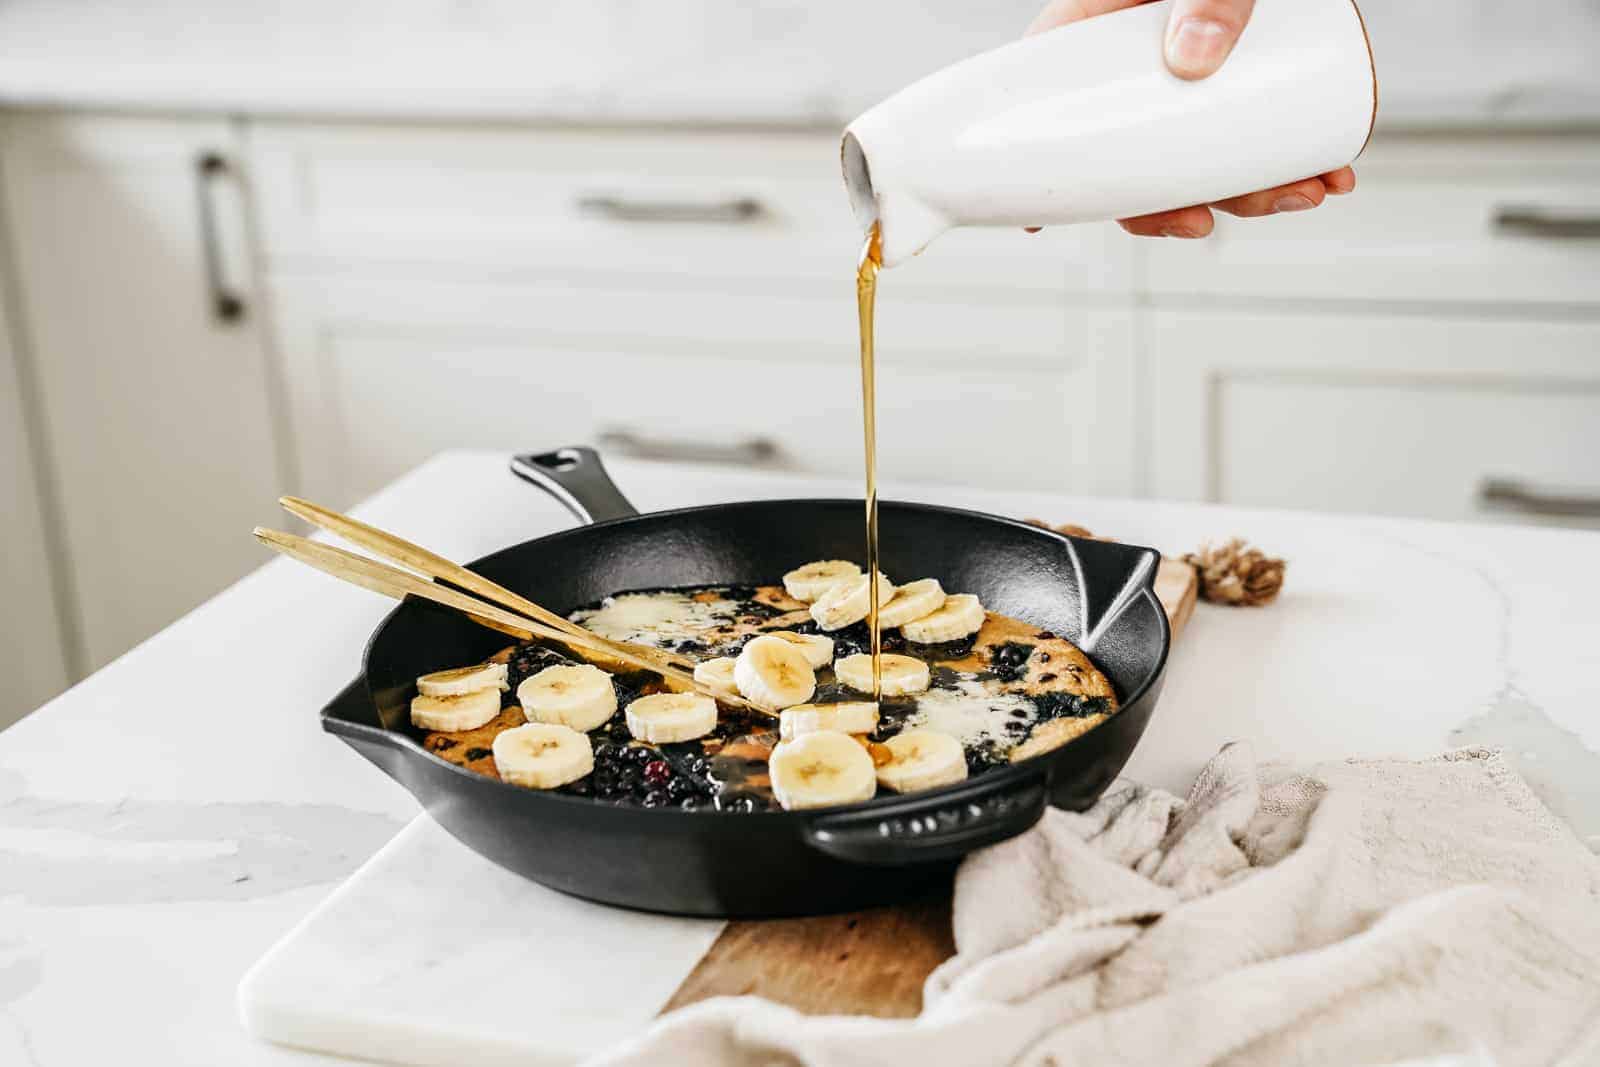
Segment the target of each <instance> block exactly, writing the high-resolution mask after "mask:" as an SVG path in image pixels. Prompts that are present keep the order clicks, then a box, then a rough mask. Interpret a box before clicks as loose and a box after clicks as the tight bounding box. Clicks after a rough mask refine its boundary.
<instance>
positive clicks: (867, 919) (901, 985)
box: [661, 559, 1199, 1018]
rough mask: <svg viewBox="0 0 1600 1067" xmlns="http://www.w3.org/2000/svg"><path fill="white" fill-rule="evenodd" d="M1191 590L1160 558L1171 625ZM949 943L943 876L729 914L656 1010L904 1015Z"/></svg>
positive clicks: (1191, 582)
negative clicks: (732, 1006) (770, 912)
mask: <svg viewBox="0 0 1600 1067" xmlns="http://www.w3.org/2000/svg"><path fill="white" fill-rule="evenodd" d="M1198 593H1199V580H1198V577H1197V575H1196V574H1195V569H1194V568H1193V567H1192V566H1190V565H1189V564H1187V563H1184V562H1182V561H1180V560H1175V559H1164V560H1162V562H1161V570H1160V571H1159V572H1158V573H1157V574H1156V596H1157V597H1158V598H1159V599H1160V601H1161V605H1162V607H1164V608H1165V609H1166V611H1167V618H1168V619H1169V620H1170V621H1171V623H1172V637H1173V640H1177V638H1178V634H1179V633H1180V632H1181V631H1182V630H1183V627H1184V625H1185V624H1186V623H1187V622H1188V621H1189V616H1190V615H1191V614H1193V612H1194V605H1195V599H1196V597H1197V595H1198ZM954 953H955V942H954V940H953V939H952V935H951V930H950V886H949V885H945V886H942V887H940V888H939V889H937V890H935V891H933V892H930V893H929V894H928V895H927V896H925V897H923V898H922V899H919V900H914V901H909V902H905V903H901V904H896V905H893V906H891V907H883V908H870V909H868V910H866V911H857V912H850V913H847V914H844V915H818V916H812V917H809V918H803V919H763V920H739V921H735V922H730V923H729V924H728V925H727V927H726V928H725V929H724V930H723V932H722V934H721V936H720V937H718V938H717V940H716V941H715V942H714V943H713V944H712V946H711V949H710V951H708V952H707V953H706V954H705V955H704V956H703V957H701V959H700V962H699V964H698V965H697V966H696V967H695V969H694V970H693V971H692V972H690V974H689V977H687V978H685V979H684V980H683V983H682V984H681V985H679V986H678V989H677V992H675V993H674V994H673V995H672V998H671V999H670V1000H668V1001H667V1003H666V1006H665V1007H663V1008H662V1009H661V1010H662V1012H663V1013H665V1012H669V1011H672V1010H673V1009H675V1008H681V1007H683V1006H684V1005H686V1004H693V1003H694V1002H695V1001H697V1000H704V999H706V998H707V997H720V996H742V995H745V994H755V995H757V996H762V997H766V998H768V999H770V1000H775V1001H778V1002H779V1003H781V1004H787V1005H789V1006H790V1007H792V1008H795V1009H796V1010H798V1011H803V1012H806V1013H807V1014H811V1015H825V1014H841V1015H876V1016H880V1017H883V1018H905V1017H909V1016H912V1015H916V1014H917V1013H918V1012H920V1011H921V1010H922V986H923V983H924V982H925V981H926V979H927V977H928V973H929V972H930V971H932V970H933V969H934V968H935V967H937V966H938V965H939V964H941V963H943V962H944V961H945V960H947V959H949V958H950V957H951V956H952V955H954Z"/></svg>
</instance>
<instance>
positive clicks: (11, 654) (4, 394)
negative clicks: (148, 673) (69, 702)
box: [0, 260, 70, 729]
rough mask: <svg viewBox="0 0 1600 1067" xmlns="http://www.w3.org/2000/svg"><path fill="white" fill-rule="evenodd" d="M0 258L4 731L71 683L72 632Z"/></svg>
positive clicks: (0, 710)
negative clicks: (63, 608) (61, 604)
mask: <svg viewBox="0 0 1600 1067" xmlns="http://www.w3.org/2000/svg"><path fill="white" fill-rule="evenodd" d="M7 281H8V279H7V276H6V273H5V267H4V262H3V260H0V544H4V546H5V550H4V551H3V552H0V597H3V598H4V603H5V610H4V611H3V612H0V677H4V678H5V679H6V684H5V685H4V686H0V729H4V728H5V727H6V726H8V725H10V724H11V723H12V722H15V721H16V720H17V719H19V718H21V717H22V716H23V715H25V714H27V713H28V712H29V711H32V710H33V709H34V708H35V707H37V706H39V705H40V704H42V703H44V702H45V701H46V700H48V699H50V698H51V697H53V696H55V695H56V694H57V693H59V692H61V690H63V689H65V688H66V687H67V681H68V678H69V677H70V674H69V664H68V659H67V649H68V643H67V634H66V631H65V629H64V621H65V620H64V619H63V617H62V614H61V612H60V611H59V610H58V607H57V603H56V577H57V576H56V574H55V573H54V571H53V569H52V566H51V560H50V553H49V547H48V544H47V542H46V540H45V538H46V525H45V522H44V497H43V495H42V494H41V488H42V487H41V486H40V484H39V480H38V476H37V473H36V464H35V457H34V449H33V444H32V441H31V440H30V432H29V427H28V425H27V423H26V419H25V418H24V413H23V410H24V403H25V401H24V399H23V380H24V379H23V375H22V374H21V368H20V367H19V366H18V365H17V362H16V358H15V350H14V348H13V346H12V344H11V337H12V336H13V326H14V323H13V322H12V321H11V320H10V319H8V317H7V315H6V299H7V293H8V291H9V289H10V286H8V285H7V284H6V283H7Z"/></svg>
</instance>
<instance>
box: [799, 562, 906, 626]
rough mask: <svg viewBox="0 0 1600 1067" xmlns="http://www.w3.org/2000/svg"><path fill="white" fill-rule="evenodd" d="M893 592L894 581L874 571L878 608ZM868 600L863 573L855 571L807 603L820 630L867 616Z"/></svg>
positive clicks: (853, 621)
mask: <svg viewBox="0 0 1600 1067" xmlns="http://www.w3.org/2000/svg"><path fill="white" fill-rule="evenodd" d="M892 596H894V583H893V582H891V581H890V580H889V579H888V578H885V577H884V576H883V575H881V574H880V575H878V609H879V610H880V611H881V610H882V609H883V605H885V604H887V603H888V602H889V598H890V597H892ZM871 609H872V604H871V603H870V601H869V600H868V596H867V576H866V575H865V574H862V575H858V576H857V577H855V578H850V579H847V580H846V581H843V582H840V583H839V584H838V585H836V586H834V587H833V588H832V589H829V590H828V591H827V592H826V593H823V594H822V596H820V597H818V598H817V602H816V603H815V604H812V605H811V617H812V618H813V619H815V620H816V621H817V625H818V626H820V627H822V628H823V629H824V630H842V629H844V628H845V627H846V626H850V625H852V624H854V623H858V622H860V621H861V620H862V619H864V618H866V617H867V612H868V611H870V610H871Z"/></svg>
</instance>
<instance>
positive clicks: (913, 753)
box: [878, 730, 967, 793]
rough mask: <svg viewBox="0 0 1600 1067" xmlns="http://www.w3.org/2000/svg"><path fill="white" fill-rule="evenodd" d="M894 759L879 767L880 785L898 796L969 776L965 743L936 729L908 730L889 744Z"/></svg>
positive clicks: (896, 736)
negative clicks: (898, 794)
mask: <svg viewBox="0 0 1600 1067" xmlns="http://www.w3.org/2000/svg"><path fill="white" fill-rule="evenodd" d="M883 744H884V747H885V748H887V749H888V750H889V755H890V759H889V762H888V763H885V764H883V765H881V766H880V767H878V784H879V785H881V786H883V787H884V788H885V789H893V790H894V791H895V792H896V793H915V792H918V791H919V790H923V789H933V788H936V787H938V786H941V785H949V784H950V783H951V782H959V781H961V780H962V779H964V778H966V776H967V754H966V752H965V751H963V750H962V748H961V742H960V741H957V740H956V739H955V738H953V737H951V736H950V735H949V734H941V733H939V732H938V731H936V730H905V731H902V732H901V733H898V734H895V735H894V736H893V737H891V738H889V740H887V741H885V742H884V743H883Z"/></svg>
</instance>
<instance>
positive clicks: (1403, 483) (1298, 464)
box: [1143, 309, 1600, 525]
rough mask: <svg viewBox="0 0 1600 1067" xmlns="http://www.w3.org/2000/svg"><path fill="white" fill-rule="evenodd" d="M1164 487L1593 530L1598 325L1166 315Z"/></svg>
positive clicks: (1155, 446) (1155, 473)
mask: <svg viewBox="0 0 1600 1067" xmlns="http://www.w3.org/2000/svg"><path fill="white" fill-rule="evenodd" d="M1143 345H1144V348H1145V353H1144V357H1145V360H1146V362H1147V372H1146V373H1147V380H1148V381H1149V383H1150V393H1149V407H1148V415H1149V421H1148V426H1147V430H1148V433H1149V438H1150V447H1151V486H1150V488H1151V490H1152V492H1153V493H1154V494H1155V495H1157V496H1170V497H1179V498H1185V499H1198V500H1211V501H1216V502H1219V503H1227V504H1250V505H1261V506H1288V507H1304V508H1314V509H1322V510H1335V511H1365V512H1384V513H1390V514H1403V515H1423V516H1431V517H1437V518H1449V519H1490V520H1494V521H1502V522H1504V521H1561V522H1565V523H1569V524H1571V523H1576V524H1593V525H1600V360H1597V359H1596V355H1597V353H1600V321H1597V319H1596V318H1595V317H1592V316H1581V315H1574V316H1570V317H1567V318H1561V319H1554V318H1537V317H1533V316H1520V317H1511V316H1506V317H1486V316H1483V315H1481V314H1477V313H1474V312H1473V311H1471V310H1470V309H1462V310H1460V311H1458V312H1454V313H1445V312H1431V313H1427V314H1408V313H1403V312H1390V313H1383V312H1379V311H1366V312H1348V313H1345V314H1342V315H1333V314H1309V313H1302V312H1296V311H1292V310H1291V311H1269V310H1253V311H1248V312H1246V311H1238V310H1213V311H1201V310H1163V311H1154V312H1152V313H1151V314H1150V315H1149V317H1148V320H1147V322H1146V323H1145V325H1144V331H1143Z"/></svg>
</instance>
